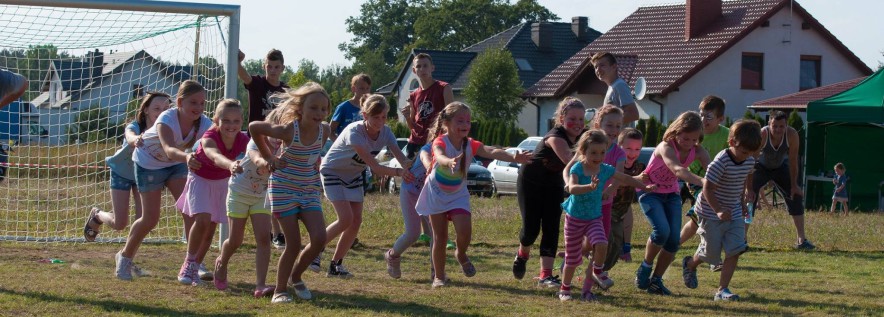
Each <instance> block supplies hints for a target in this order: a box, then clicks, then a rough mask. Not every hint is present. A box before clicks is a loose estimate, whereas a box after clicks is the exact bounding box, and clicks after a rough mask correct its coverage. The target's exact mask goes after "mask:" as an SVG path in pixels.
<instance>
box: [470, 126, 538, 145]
mask: <svg viewBox="0 0 884 317" xmlns="http://www.w3.org/2000/svg"><path fill="white" fill-rule="evenodd" d="M470 137H471V138H474V139H476V140H479V141H482V143H484V144H487V145H495V146H502V147H512V146H516V145H519V142H521V141H522V140H524V139H526V138H527V137H528V133H527V132H525V130H522V128H519V127H518V126H516V124H515V123H513V122H505V121H503V120H483V121H473V123H472V127H471V128H470Z"/></svg>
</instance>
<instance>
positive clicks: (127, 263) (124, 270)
mask: <svg viewBox="0 0 884 317" xmlns="http://www.w3.org/2000/svg"><path fill="white" fill-rule="evenodd" d="M114 262H116V264H117V266H116V271H115V275H116V276H117V278H118V279H121V280H124V281H131V280H132V259H130V258H127V257H125V256H123V251H120V252H117V254H116V255H114Z"/></svg>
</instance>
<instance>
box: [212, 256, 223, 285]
mask: <svg viewBox="0 0 884 317" xmlns="http://www.w3.org/2000/svg"><path fill="white" fill-rule="evenodd" d="M222 267H223V270H224V273H223V274H219V273H218V272H219V271H221V270H222V269H221V268H222ZM214 275H215V278H214V279H213V280H212V282H213V283H214V284H215V288H217V289H218V290H219V291H223V290H226V289H227V268H226V267H224V266H222V265H221V257H218V258H217V259H215V272H214Z"/></svg>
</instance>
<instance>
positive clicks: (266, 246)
mask: <svg viewBox="0 0 884 317" xmlns="http://www.w3.org/2000/svg"><path fill="white" fill-rule="evenodd" d="M271 218H273V217H272V216H270V215H267V214H254V215H252V216H251V219H252V231H254V232H255V288H256V289H257V288H261V287H264V286H266V285H267V268H268V267H269V266H270V237H268V235H269V234H270V227H271V225H270V219H271ZM243 226H245V224H243ZM243 231H245V228H243ZM243 233H244V232H243Z"/></svg>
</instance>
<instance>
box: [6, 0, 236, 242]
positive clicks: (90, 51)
mask: <svg viewBox="0 0 884 317" xmlns="http://www.w3.org/2000/svg"><path fill="white" fill-rule="evenodd" d="M35 3H37V2H36V1H7V0H0V34H3V35H2V36H0V68H4V69H8V70H9V71H12V72H16V73H19V74H22V75H24V76H25V77H26V78H27V79H28V81H29V85H28V88H27V92H26V93H25V94H24V96H22V98H21V99H19V100H18V101H17V102H13V103H12V104H10V105H9V106H7V107H5V108H3V109H2V111H0V143H2V144H3V146H2V149H3V151H0V170H2V177H3V180H2V183H0V240H12V241H39V242H65V241H67V242H78V241H84V238H83V226H84V224H85V221H86V217H87V215H88V213H89V211H90V209H91V207H93V206H95V207H98V208H100V209H102V210H107V211H111V210H112V209H113V208H112V204H111V195H110V186H109V177H110V170H109V169H108V167H107V165H106V164H105V157H107V156H109V155H112V154H113V153H114V152H115V151H116V150H117V149H119V148H120V147H121V145H122V142H123V141H122V140H123V139H122V136H123V131H124V127H125V125H127V124H128V123H129V122H131V121H132V120H133V119H134V117H135V112H136V110H137V108H138V106H139V102H140V99H141V98H142V97H143V96H144V95H145V94H146V93H147V92H151V91H158V92H164V93H166V94H169V95H171V96H175V94H176V93H177V88H178V86H179V84H180V83H181V82H182V81H184V80H187V79H193V80H197V81H199V82H200V83H201V84H202V85H203V86H204V87H205V88H206V89H207V103H206V105H207V114H208V115H211V112H212V111H213V108H214V105H215V104H217V102H218V101H219V100H220V99H222V98H224V97H225V96H235V94H231V93H230V92H231V91H235V90H231V89H230V87H228V86H231V85H230V84H229V83H228V80H229V78H226V76H225V75H226V74H228V73H229V74H233V80H234V81H233V83H235V80H236V78H235V77H236V76H235V74H236V69H235V68H233V71H232V72H228V70H229V68H228V66H227V65H230V64H231V62H235V58H236V55H235V52H236V50H235V48H236V47H237V46H238V43H235V42H238V19H239V17H238V10H239V9H238V6H219V5H202V4H188V3H172V2H154V3H150V2H147V1H138V2H129V3H126V2H124V1H120V3H112V2H109V1H90V0H79V1H78V0H65V1H40V2H39V4H40V5H36V4H35ZM231 37H233V38H232V39H231ZM231 47H232V48H233V50H231ZM231 51H232V52H234V54H233V58H232V59H231V58H229V57H230V56H231V54H230V52H231ZM233 65H235V64H233ZM232 86H233V89H235V85H232ZM173 102H174V100H173ZM128 209H129V225H131V223H132V222H134V221H135V219H136V215H135V206H134V200H133V199H131V195H130V200H129V208H128ZM160 216H161V219H160V223H159V225H157V227H156V228H155V229H154V230H153V231H152V232H151V233H150V235H149V236H148V237H147V240H148V241H155V242H158V241H178V240H181V239H182V238H183V233H184V231H183V226H182V219H181V216H180V213H179V212H178V211H177V210H176V209H175V207H174V202H173V201H172V198H171V195H169V194H168V191H166V193H164V194H163V208H162V211H161V215H160ZM127 234H128V227H127V228H126V229H124V230H122V231H114V230H113V229H111V228H110V227H109V226H102V228H101V234H100V235H99V237H98V240H97V241H103V242H119V241H124V240H125V237H126V235H127Z"/></svg>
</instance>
